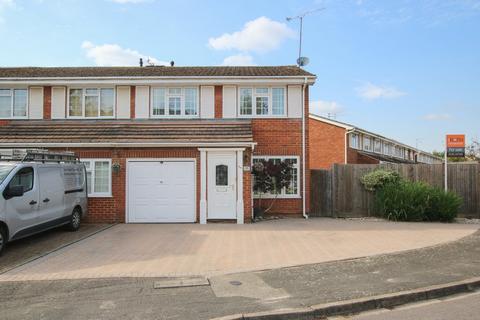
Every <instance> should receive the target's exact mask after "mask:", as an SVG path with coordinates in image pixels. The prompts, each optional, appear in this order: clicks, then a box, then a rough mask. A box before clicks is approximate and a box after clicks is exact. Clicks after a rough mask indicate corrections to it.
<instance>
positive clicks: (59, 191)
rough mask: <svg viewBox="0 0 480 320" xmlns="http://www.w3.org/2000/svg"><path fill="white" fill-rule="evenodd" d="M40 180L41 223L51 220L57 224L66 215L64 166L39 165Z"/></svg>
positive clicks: (39, 212)
mask: <svg viewBox="0 0 480 320" xmlns="http://www.w3.org/2000/svg"><path fill="white" fill-rule="evenodd" d="M38 180H39V185H40V190H39V192H40V202H39V210H38V219H39V220H38V221H39V223H45V222H50V221H55V224H57V223H60V222H61V221H60V220H61V219H62V218H63V217H64V215H65V203H64V197H65V186H64V182H63V169H62V167H61V166H59V165H39V166H38Z"/></svg>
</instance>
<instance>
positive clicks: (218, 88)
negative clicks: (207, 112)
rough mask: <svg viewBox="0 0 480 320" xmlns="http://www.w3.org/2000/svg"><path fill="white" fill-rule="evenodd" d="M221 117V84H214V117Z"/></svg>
mask: <svg viewBox="0 0 480 320" xmlns="http://www.w3.org/2000/svg"><path fill="white" fill-rule="evenodd" d="M222 117H223V86H215V119H221V118H222Z"/></svg>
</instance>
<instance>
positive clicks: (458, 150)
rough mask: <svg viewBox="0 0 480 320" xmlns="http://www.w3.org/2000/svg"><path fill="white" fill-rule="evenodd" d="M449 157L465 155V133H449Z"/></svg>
mask: <svg viewBox="0 0 480 320" xmlns="http://www.w3.org/2000/svg"><path fill="white" fill-rule="evenodd" d="M447 157H458V158H463V157H465V135H464V134H448V135H447Z"/></svg>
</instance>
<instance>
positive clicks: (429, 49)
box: [0, 0, 480, 151]
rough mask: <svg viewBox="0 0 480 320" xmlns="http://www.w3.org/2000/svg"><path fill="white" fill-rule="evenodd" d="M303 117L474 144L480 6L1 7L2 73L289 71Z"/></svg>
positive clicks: (118, 1)
mask: <svg viewBox="0 0 480 320" xmlns="http://www.w3.org/2000/svg"><path fill="white" fill-rule="evenodd" d="M321 8H324V9H323V10H320V11H315V12H312V13H311V14H308V15H307V16H306V17H305V19H304V24H303V26H304V29H303V50H302V55H303V56H306V57H308V58H309V59H310V63H309V64H308V65H307V66H306V67H305V69H306V70H307V71H309V72H312V73H314V74H316V75H317V77H318V78H317V81H316V83H315V85H314V86H313V87H312V88H311V90H310V100H311V105H310V108H311V112H314V113H317V114H320V115H324V116H330V117H334V118H335V119H337V120H339V121H343V122H347V123H350V124H353V125H355V126H357V127H360V128H363V129H366V130H369V131H373V132H376V133H378V134H382V135H385V136H387V137H389V138H392V139H396V140H399V141H401V142H403V143H406V144H409V145H412V146H418V147H419V148H420V149H423V150H426V151H432V150H441V149H443V148H444V141H445V134H447V133H464V134H466V135H467V142H468V141H470V140H471V139H475V138H477V139H478V138H479V137H480V129H479V124H478V123H479V119H480V116H479V111H480V0H389V1H385V0H377V1H374V0H336V1H334V0H296V1H295V0H275V1H274V0H241V1H231V0H230V1H225V0H223V1H221V0H217V1H214V0H204V1H203V0H196V1H193V0H175V1H162V0H95V1H94V0H91V1H89V0H30V1H27V0H0V39H2V41H1V45H0V66H4V67H6V66H95V65H98V66H104V65H137V64H138V59H139V58H140V57H143V58H145V61H146V60H147V59H149V61H150V62H151V63H154V64H166V63H169V61H171V60H174V61H175V65H180V66H196V65H202V66H203V65H293V64H295V63H296V59H297V57H298V44H299V21H298V19H293V20H291V21H287V20H286V17H295V16H298V15H301V14H303V13H305V12H308V11H311V10H316V9H321Z"/></svg>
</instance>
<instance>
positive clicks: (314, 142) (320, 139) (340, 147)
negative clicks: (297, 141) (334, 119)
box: [308, 118, 346, 169]
mask: <svg viewBox="0 0 480 320" xmlns="http://www.w3.org/2000/svg"><path fill="white" fill-rule="evenodd" d="M308 122H309V125H310V130H309V139H310V141H311V143H310V168H312V169H328V168H330V167H331V165H332V164H334V163H344V162H345V133H346V130H345V129H344V128H341V127H337V126H334V125H332V124H329V123H325V122H322V121H318V120H315V119H311V118H310V119H309V121H308Z"/></svg>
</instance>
